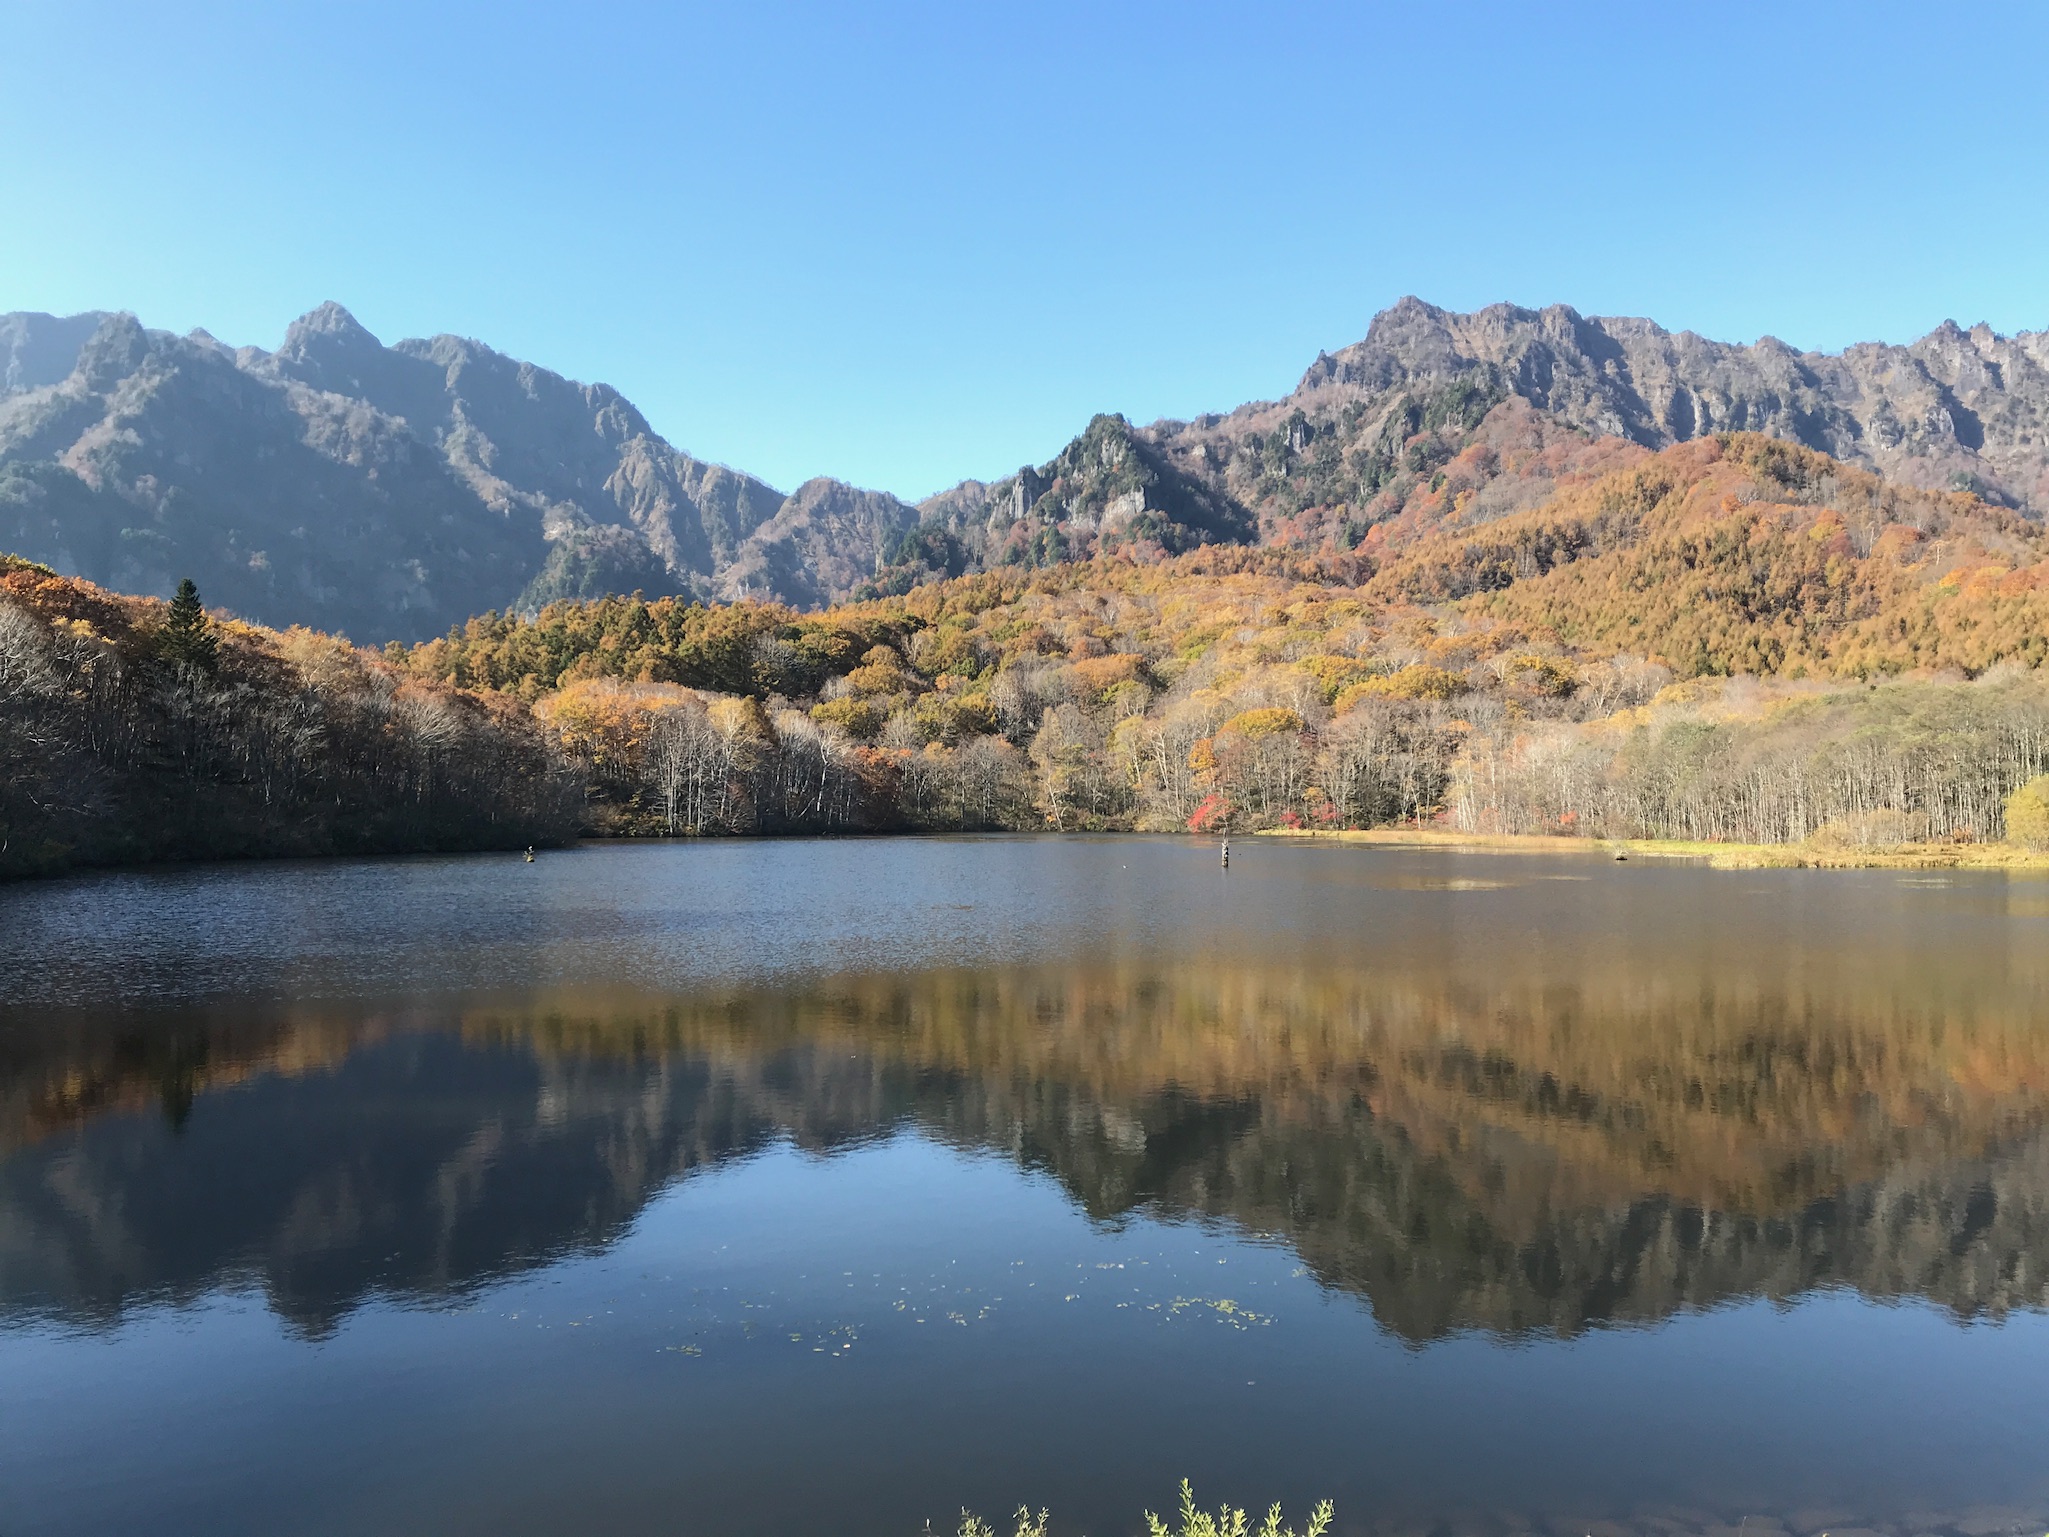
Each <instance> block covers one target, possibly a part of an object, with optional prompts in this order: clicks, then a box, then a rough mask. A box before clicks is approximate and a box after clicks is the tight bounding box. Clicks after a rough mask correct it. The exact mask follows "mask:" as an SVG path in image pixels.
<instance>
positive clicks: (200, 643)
mask: <svg viewBox="0 0 2049 1537" xmlns="http://www.w3.org/2000/svg"><path fill="white" fill-rule="evenodd" d="M220 645H221V642H220V637H219V636H218V635H216V634H215V633H214V629H213V623H212V621H211V620H209V619H208V618H207V617H206V609H205V608H204V607H202V606H201V604H200V601H199V589H198V588H197V587H195V586H194V585H193V584H192V578H191V577H189V576H188V577H186V578H185V579H184V580H183V581H182V582H180V583H179V584H178V591H177V593H176V595H175V596H173V597H172V599H171V611H170V613H169V614H167V615H166V616H165V617H164V627H163V630H162V632H161V633H160V634H159V636H158V639H157V648H158V651H159V652H160V654H161V655H162V656H163V657H164V659H165V660H166V661H170V662H177V663H180V664H182V665H184V666H187V667H194V668H197V669H198V670H199V671H201V672H211V671H212V670H213V666H214V663H215V662H216V661H217V660H218V659H219V657H220Z"/></svg>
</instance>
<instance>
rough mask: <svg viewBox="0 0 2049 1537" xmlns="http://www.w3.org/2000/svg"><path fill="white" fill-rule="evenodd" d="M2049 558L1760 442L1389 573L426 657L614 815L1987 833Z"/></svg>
mask: <svg viewBox="0 0 2049 1537" xmlns="http://www.w3.org/2000/svg"><path fill="white" fill-rule="evenodd" d="M1460 473H1461V469H1460V466H1459V463H1458V461H1457V460H1453V461H1449V462H1448V463H1447V465H1446V467H1445V469H1444V474H1445V481H1444V488H1453V487H1456V486H1457V485H1458V484H1459V478H1458V477H1459V475H1460ZM1456 494H1457V493H1456V492H1454V495H1456ZM2045 555H2049V543H2045V540H2044V537H2043V535H2042V533H2041V531H2040V529H2039V528H2038V526H2037V525H2035V524H2034V523H2032V522H2030V521H2028V520H2026V519H2024V518H2021V517H2019V516H2018V515H2015V514H2012V513H2009V512H2006V511H2003V510H2000V509H1996V508H1991V507H1988V506H1986V505H1985V504H1984V503H1983V502H1981V501H1979V500H1978V499H1977V498H1976V497H1974V496H1971V495H1969V494H1960V493H1935V492H1926V491H1916V490H1910V489H1905V488H1901V487H1898V486H1893V485H1890V484H1888V483H1886V482H1884V481H1882V480H1880V479H1879V478H1878V477H1876V476H1873V475H1870V474H1867V473H1864V472H1861V471H1856V470H1851V469H1848V468H1846V467H1844V466H1842V465H1840V464H1837V463H1835V462H1834V461H1832V460H1829V459H1828V458H1826V457H1825V456H1823V455H1820V454H1817V453H1814V452H1812V451H1809V450H1804V449H1798V448H1794V447H1791V446H1789V445H1786V444H1784V443H1782V442H1779V441H1777V440H1774V439H1770V438H1765V437H1760V436H1755V435H1751V436H1744V435H1736V436H1730V437H1726V438H1717V439H1708V440H1704V441H1702V442H1699V443H1694V444H1688V445H1682V446H1680V447H1677V448H1673V449H1668V450H1666V451H1665V452H1664V453H1662V454H1659V455H1656V456H1647V457H1643V458H1641V459H1639V460H1637V461H1636V462H1633V463H1631V464H1630V465H1629V466H1628V467H1626V468H1622V469H1617V470H1613V471H1611V472H1609V473H1608V474H1606V475H1602V476H1599V477H1596V478H1594V479H1591V480H1587V481H1585V482H1584V483H1581V484H1578V485H1569V486H1567V488H1566V489H1564V490H1562V491H1560V492H1558V493H1557V494H1556V495H1555V496H1553V497H1552V499H1551V500H1549V501H1548V502H1546V503H1545V504H1544V505H1543V506H1542V507H1540V508H1538V509H1535V510H1532V511H1529V512H1526V513H1521V514H1515V515H1512V516H1507V517H1503V518H1499V519H1496V520H1494V521H1492V522H1490V523H1487V524H1486V525H1484V526H1481V527H1477V528H1473V529H1470V530H1466V531H1463V532H1460V531H1456V530H1453V531H1445V532H1439V533H1432V534H1425V535H1420V536H1417V537H1413V538H1411V539H1408V540H1406V541H1403V542H1402V543H1400V544H1399V545H1398V546H1397V547H1396V548H1394V549H1392V550H1391V551H1389V552H1388V553H1387V554H1386V556H1385V558H1384V560H1382V561H1381V563H1379V564H1378V565H1377V567H1376V566H1375V565H1374V563H1373V561H1372V560H1371V558H1370V557H1361V556H1359V555H1356V554H1355V555H1352V556H1345V557H1322V558H1311V557H1307V556H1291V555H1288V554H1285V553H1283V552H1277V551H1271V550H1268V551H1256V550H1247V549H1242V548H1232V547H1211V548H1206V549H1200V550H1197V551H1195V552H1193V553H1191V554H1188V555H1184V556H1181V557H1178V558H1176V559H1174V560H1171V561H1167V562H1165V563H1153V562H1148V561H1143V560H1136V559H1130V560H1124V559H1118V558H1115V557H1114V556H1110V557H1101V556H1099V557H1098V558H1096V559H1095V560H1093V561H1089V562H1083V563H1070V564H1065V565H1061V566H1057V567H1054V568H1051V569H1048V570H1045V571H1039V572H1029V571H1023V570H1015V569H1013V570H1007V571H999V572H995V573H984V574H980V575H972V576H964V577H958V578H953V579H950V580H945V581H936V582H929V583H926V584H924V585H920V586H917V587H914V588H912V589H910V590H909V591H907V592H905V593H902V594H898V595H894V596H890V597H883V598H876V599H872V600H869V601H867V602H863V603H857V604H851V605H846V606H843V607H840V608H836V609H833V610H830V611H828V612H826V613H823V614H817V615H807V614H799V613H797V612H795V611H793V610H790V609H787V608H781V607H777V606H773V605H739V606H733V607H726V608H719V609H704V608H698V607H693V606H689V605H684V604H679V603H675V602H671V601H656V602H646V601H642V600H638V599H615V600H608V601H605V602H601V603H597V604H591V605H559V606H555V607H551V608H549V609H547V610H544V611H543V612H542V613H541V614H540V615H538V616H537V617H536V618H534V619H531V620H529V619H523V618H518V617H513V616H504V615H488V616H484V617H482V618H480V619H477V620H474V621H472V622H471V623H470V624H469V625H468V626H466V627H464V628H463V629H462V630H460V631H458V632H454V633H451V634H450V635H449V636H448V637H446V638H444V639H442V640H438V641H434V642H431V643H428V644H426V645H424V646H421V647H418V648H416V649H414V650H413V651H412V652H411V653H410V654H408V655H407V656H406V658H405V663H404V665H406V666H407V667H408V668H410V669H412V670H414V671H415V672H416V673H419V674H421V675H424V676H427V677H430V678H434V679H437V680H442V681H447V682H452V683H455V684H457V685H459V686H463V687H473V688H488V689H497V690H504V691H510V692H514V693H517V694H519V695H521V696H522V697H525V698H529V699H533V700H534V701H536V708H537V710H538V711H539V713H540V714H541V715H542V717H543V718H544V719H546V720H547V721H548V722H549V723H550V725H551V726H552V728H553V729H554V730H555V731H556V732H557V733H558V735H559V738H560V740H561V741H562V742H563V743H564V745H565V747H566V748H567V749H568V750H570V751H571V752H573V753H574V754H576V755H577V756H578V758H579V759H580V760H581V761H582V762H584V763H585V764H586V765H587V767H588V770H589V772H590V774H591V777H592V782H593V784H594V786H595V787H596V789H597V794H598V805H597V808H596V813H595V814H596V817H597V820H598V822H599V824H600V825H605V826H612V827H618V828H621V829H628V828H633V829H652V830H661V831H674V830H692V829H717V830H749V829H754V828H765V829H778V828H797V827H815V826H824V827H863V826H871V827H872V826H888V825H911V826H922V827H1007V826H1052V827H1064V828H1073V827H1140V828H1155V829H1178V828H1191V827H1192V828H1197V829H1224V828H1230V827H1246V826H1254V827H1257V826H1305V827H1317V826H1330V827H1346V826H1371V825H1375V824H1383V823H1390V822H1406V823H1410V824H1415V825H1426V824H1442V825H1452V826H1457V827H1461V828H1464V829H1468V830H1473V831H1509V832H1525V831H1553V832H1602V833H1608V834H1617V835H1631V836H1652V837H1683V838H1720V839H1736V840H1744V841H1757V842H1788V841H1794V842H1797V841H1800V840H1802V839H1806V838H1809V837H1812V836H1821V837H1824V838H1833V839H1837V840H1846V841H1849V842H1853V843H1857V844H1870V843H1873V842H1880V843H1898V842H1902V841H1907V840H1909V839H1916V838H1929V837H1941V838H1951V839H1964V840H1984V839H1995V838H1998V837H2000V836H2002V834H2003V832H2004V813H2003V806H2004V803H2005V801H2006V799H2007V797H2008V796H2009V795H2011V794H2012V793H2013V792H2014V791H2015V790H2016V789H2017V788H2018V787H2019V786H2020V785H2022V784H2023V783H2025V782H2026V781H2027V780H2028V779H2030V778H2031V777H2032V776H2034V775H2036V774H2038V773H2040V772H2042V770H2043V769H2044V768H2045V767H2049V689H2045V687H2044V686H2043V679H2044V674H2043V673H2042V672H2041V671H2040V667H2041V663H2042V661H2043V658H2044V649H2045V642H2044V635H2045V630H2049V563H2045Z"/></svg>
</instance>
